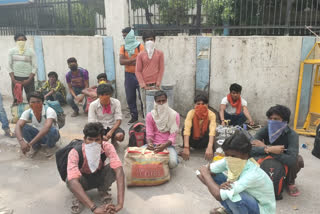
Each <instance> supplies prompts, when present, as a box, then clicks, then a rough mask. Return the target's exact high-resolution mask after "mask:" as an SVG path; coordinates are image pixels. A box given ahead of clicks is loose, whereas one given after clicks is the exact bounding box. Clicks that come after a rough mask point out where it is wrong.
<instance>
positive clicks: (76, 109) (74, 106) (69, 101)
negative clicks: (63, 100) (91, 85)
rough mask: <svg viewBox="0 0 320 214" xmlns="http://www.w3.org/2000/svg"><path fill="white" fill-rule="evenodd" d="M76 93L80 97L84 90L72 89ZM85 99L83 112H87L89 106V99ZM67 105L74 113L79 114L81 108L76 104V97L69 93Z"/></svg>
mask: <svg viewBox="0 0 320 214" xmlns="http://www.w3.org/2000/svg"><path fill="white" fill-rule="evenodd" d="M72 89H73V91H74V93H75V94H76V95H77V96H78V95H79V94H81V92H82V90H83V88H75V87H72ZM84 99H85V102H84V105H83V111H85V109H86V106H87V99H86V98H84ZM67 103H68V104H69V105H70V106H71V108H72V109H73V111H76V112H79V107H78V105H77V104H76V103H75V102H74V97H73V96H72V94H71V93H68V95H67Z"/></svg>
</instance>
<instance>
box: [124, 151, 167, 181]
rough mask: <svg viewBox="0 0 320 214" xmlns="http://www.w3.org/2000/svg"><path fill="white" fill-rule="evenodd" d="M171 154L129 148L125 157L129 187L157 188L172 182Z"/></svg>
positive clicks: (125, 169) (125, 170)
mask: <svg viewBox="0 0 320 214" xmlns="http://www.w3.org/2000/svg"><path fill="white" fill-rule="evenodd" d="M168 163H169V152H168V151H167V150H164V151H162V152H159V153H154V152H153V151H150V150H147V149H146V148H141V147H128V149H127V150H126V153H125V156H124V172H125V175H126V181H127V186H156V185H160V184H163V183H165V182H167V181H169V180H170V170H169V166H168Z"/></svg>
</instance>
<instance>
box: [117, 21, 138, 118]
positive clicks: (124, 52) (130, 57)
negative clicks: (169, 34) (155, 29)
mask: <svg viewBox="0 0 320 214" xmlns="http://www.w3.org/2000/svg"><path fill="white" fill-rule="evenodd" d="M122 35H123V38H124V40H125V45H123V46H121V48H120V65H124V66H125V80H124V85H125V90H126V98H127V103H128V106H129V109H130V114H131V120H130V121H129V122H128V124H131V123H134V122H136V121H137V120H138V109H137V103H136V99H137V91H138V94H139V99H140V100H141V95H140V90H139V83H138V81H137V78H136V75H135V71H136V58H137V56H138V54H139V53H140V52H141V51H143V50H144V46H143V44H140V42H139V41H137V40H136V38H135V36H134V31H133V30H132V29H131V28H130V27H127V28H125V29H123V30H122Z"/></svg>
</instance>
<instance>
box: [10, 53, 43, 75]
mask: <svg viewBox="0 0 320 214" xmlns="http://www.w3.org/2000/svg"><path fill="white" fill-rule="evenodd" d="M8 71H9V73H12V72H13V74H14V76H16V77H29V76H30V74H31V73H33V74H35V73H36V72H37V60H36V56H35V54H34V51H33V50H32V49H31V48H26V49H25V51H24V53H23V54H19V49H18V48H17V47H15V48H12V49H10V50H9V62H8Z"/></svg>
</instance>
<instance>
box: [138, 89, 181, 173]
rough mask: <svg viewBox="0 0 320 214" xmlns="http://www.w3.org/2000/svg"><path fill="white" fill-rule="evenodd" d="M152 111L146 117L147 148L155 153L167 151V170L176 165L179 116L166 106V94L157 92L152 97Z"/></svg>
mask: <svg viewBox="0 0 320 214" xmlns="http://www.w3.org/2000/svg"><path fill="white" fill-rule="evenodd" d="M154 100H155V103H154V109H153V110H152V111H151V112H149V113H148V114H147V116H146V135H147V145H144V147H147V148H148V149H149V150H152V151H155V152H156V153H158V152H162V151H163V150H164V149H168V151H169V156H170V158H169V168H170V169H172V168H175V167H176V166H177V165H178V155H177V152H176V150H175V148H174V144H175V141H176V137H177V133H178V132H179V125H180V116H179V114H178V113H177V112H176V111H175V110H173V109H172V108H170V107H169V106H168V98H167V94H166V93H165V92H164V91H157V92H156V94H155V96H154Z"/></svg>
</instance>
